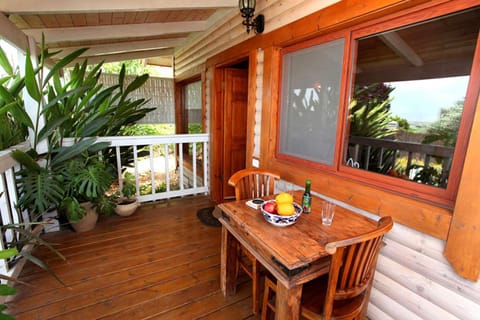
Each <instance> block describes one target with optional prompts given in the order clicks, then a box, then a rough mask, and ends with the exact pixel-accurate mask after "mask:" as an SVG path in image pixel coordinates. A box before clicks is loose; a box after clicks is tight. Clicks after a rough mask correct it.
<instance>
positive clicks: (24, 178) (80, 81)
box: [13, 45, 152, 219]
mask: <svg viewBox="0 0 480 320" xmlns="http://www.w3.org/2000/svg"><path fill="white" fill-rule="evenodd" d="M42 47H44V46H43V45H42ZM85 50H86V49H79V50H77V51H75V52H73V53H71V54H69V55H67V56H66V57H64V58H62V59H61V60H59V61H58V62H57V63H56V64H55V65H54V66H53V67H52V68H51V69H50V71H48V73H47V70H46V68H45V61H46V59H47V58H50V57H52V56H53V55H54V54H51V53H50V52H49V51H48V49H45V50H42V54H41V55H40V57H39V60H38V62H37V63H38V68H35V69H34V68H33V63H32V61H31V60H30V58H28V57H29V55H28V54H27V59H26V60H25V80H24V81H25V87H26V88H27V92H28V94H29V96H31V97H32V99H33V100H34V101H36V103H37V110H36V113H37V117H36V121H35V123H34V125H33V131H34V135H33V138H34V143H33V149H32V150H31V151H30V152H28V153H25V152H22V151H18V150H16V151H15V152H14V154H13V156H14V158H15V159H16V160H17V161H18V162H19V163H21V164H22V165H23V169H22V171H21V174H20V179H19V185H20V190H21V194H20V200H19V205H20V208H22V209H28V210H29V212H30V213H31V214H32V215H34V219H35V218H36V217H37V216H38V215H41V214H42V213H43V212H44V211H45V210H46V209H48V208H49V207H53V206H57V207H59V208H62V209H64V210H65V211H66V212H67V213H68V214H69V215H70V216H71V217H72V218H74V219H77V218H81V217H82V216H83V214H84V210H82V207H81V206H80V205H79V202H80V201H83V200H88V201H92V202H93V203H94V204H95V205H97V211H99V210H100V211H103V212H109V211H111V210H110V209H111V208H109V204H112V202H111V201H109V199H108V198H107V195H106V194H105V191H106V190H107V189H108V187H109V186H110V184H111V182H112V181H113V179H114V176H115V173H114V170H113V168H112V165H111V164H110V163H114V162H113V160H112V159H114V157H115V154H114V151H113V150H112V149H107V147H108V143H97V142H96V141H95V139H94V138H93V137H96V136H109V135H112V136H115V135H117V134H118V133H119V132H120V131H121V130H122V128H123V127H125V126H128V125H131V124H134V123H135V122H136V121H138V120H140V119H141V118H143V117H144V116H145V114H146V113H148V112H150V111H151V110H152V109H148V108H144V107H143V106H144V105H145V103H146V102H147V101H146V100H145V99H131V98H130V97H129V95H130V93H131V92H132V91H134V90H136V89H137V88H139V87H140V86H142V85H143V84H144V83H145V81H146V80H147V79H148V75H146V74H145V75H141V76H137V77H136V78H135V79H134V80H133V81H132V82H131V83H130V84H129V85H127V86H125V84H124V79H125V67H123V68H122V69H121V70H120V74H119V77H118V84H117V85H114V86H111V87H106V88H103V85H102V84H100V83H98V79H99V76H100V73H101V66H102V64H101V63H100V64H98V65H95V66H93V67H92V68H87V62H86V61H85V62H83V63H82V64H81V65H80V64H78V63H77V64H76V65H75V67H74V68H73V69H72V70H71V72H70V75H69V77H68V78H67V79H66V80H65V81H62V80H61V78H60V71H61V69H63V68H64V67H65V66H66V65H68V64H69V63H71V62H72V61H73V60H75V59H76V58H78V57H79V56H80V55H81V54H82V53H83V52H84V51H85ZM40 117H45V120H46V125H45V127H43V128H40V127H39V121H38V119H39V118H40ZM32 122H33V121H32ZM89 137H92V138H89ZM65 138H74V140H75V142H74V143H73V144H68V145H67V144H65ZM42 140H46V141H47V145H48V149H47V150H46V151H45V152H43V153H41V154H38V153H37V152H36V150H37V147H38V145H39V143H40V142H41V141H42ZM100 152H101V156H100V154H99V153H100ZM40 160H41V161H42V162H43V165H42V166H39V165H34V164H35V163H36V162H37V161H40Z"/></svg>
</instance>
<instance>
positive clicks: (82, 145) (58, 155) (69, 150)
mask: <svg viewBox="0 0 480 320" xmlns="http://www.w3.org/2000/svg"><path fill="white" fill-rule="evenodd" d="M94 143H95V139H94V138H89V139H84V140H81V141H78V142H76V143H75V144H74V145H72V146H68V147H60V148H57V149H54V150H52V153H53V154H54V158H53V160H52V166H54V167H55V166H56V165H58V164H60V163H62V162H64V161H66V160H69V159H72V158H74V157H76V156H78V155H80V154H81V153H83V152H85V151H86V150H88V148H90V147H91V146H92V145H93V144H94Z"/></svg>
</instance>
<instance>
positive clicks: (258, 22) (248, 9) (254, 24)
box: [238, 0, 265, 34]
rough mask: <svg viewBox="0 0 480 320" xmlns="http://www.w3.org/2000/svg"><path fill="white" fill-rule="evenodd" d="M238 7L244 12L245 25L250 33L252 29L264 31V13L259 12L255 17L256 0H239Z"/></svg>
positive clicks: (257, 31) (256, 31)
mask: <svg viewBox="0 0 480 320" xmlns="http://www.w3.org/2000/svg"><path fill="white" fill-rule="evenodd" d="M238 7H239V8H240V12H241V13H242V18H243V19H244V20H243V25H244V26H246V27H247V33H250V29H253V30H254V31H255V33H257V34H258V33H262V32H263V30H264V28H265V17H264V16H263V14H259V15H258V16H256V17H255V18H253V15H254V13H255V0H239V1H238Z"/></svg>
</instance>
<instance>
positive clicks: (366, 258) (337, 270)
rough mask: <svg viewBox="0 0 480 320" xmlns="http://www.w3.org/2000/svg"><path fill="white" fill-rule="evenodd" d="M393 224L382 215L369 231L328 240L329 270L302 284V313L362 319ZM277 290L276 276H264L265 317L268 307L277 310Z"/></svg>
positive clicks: (323, 319) (314, 316) (329, 317)
mask: <svg viewBox="0 0 480 320" xmlns="http://www.w3.org/2000/svg"><path fill="white" fill-rule="evenodd" d="M392 227H393V220H392V218H391V217H383V218H381V219H380V220H379V221H378V228H377V229H376V230H374V231H372V232H370V233H367V234H364V235H362V236H359V237H356V238H352V239H346V240H341V241H336V242H331V243H328V244H327V245H326V247H325V248H326V250H327V251H328V253H330V254H331V255H332V257H331V263H330V270H329V273H328V274H327V275H325V276H322V277H319V278H317V279H314V280H312V281H310V282H308V283H306V284H304V285H303V291H302V302H301V308H300V312H301V315H302V316H303V317H304V318H306V319H322V320H329V319H362V318H363V317H364V314H363V313H364V312H365V310H366V306H367V304H368V300H369V297H370V289H371V285H372V282H373V275H374V273H375V268H376V264H377V257H378V252H379V250H380V248H381V247H382V245H383V241H382V238H383V235H384V234H386V233H387V232H388V231H390V229H392ZM275 290H276V284H275V280H272V279H269V278H265V290H264V296H263V305H262V320H264V319H267V313H268V311H269V310H271V311H273V312H275Z"/></svg>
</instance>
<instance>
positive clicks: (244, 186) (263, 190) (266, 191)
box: [228, 168, 280, 314]
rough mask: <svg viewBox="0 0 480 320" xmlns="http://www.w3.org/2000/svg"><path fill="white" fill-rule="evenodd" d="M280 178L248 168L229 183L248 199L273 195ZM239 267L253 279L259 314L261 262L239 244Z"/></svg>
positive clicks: (236, 197) (254, 299)
mask: <svg viewBox="0 0 480 320" xmlns="http://www.w3.org/2000/svg"><path fill="white" fill-rule="evenodd" d="M279 179H280V175H279V174H277V173H275V172H271V171H267V170H263V169H258V168H247V169H243V170H240V171H237V172H236V173H234V174H233V175H232V176H231V177H230V179H229V180H228V184H229V185H230V186H232V187H234V188H235V199H236V200H248V199H254V198H261V197H264V196H268V195H272V194H273V193H274V187H275V186H274V185H275V180H279ZM237 268H240V269H242V270H243V271H244V272H245V273H246V274H247V275H248V276H249V277H250V278H251V279H252V300H253V313H254V314H257V313H258V311H259V310H260V289H261V287H260V263H259V262H258V261H257V259H255V257H254V256H253V255H252V254H251V253H250V252H249V251H248V250H246V249H245V248H243V246H239V248H238V252H237ZM237 270H238V269H237ZM237 273H238V271H237Z"/></svg>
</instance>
